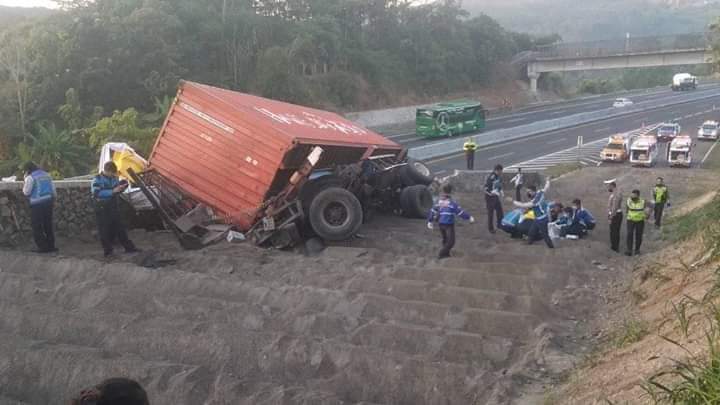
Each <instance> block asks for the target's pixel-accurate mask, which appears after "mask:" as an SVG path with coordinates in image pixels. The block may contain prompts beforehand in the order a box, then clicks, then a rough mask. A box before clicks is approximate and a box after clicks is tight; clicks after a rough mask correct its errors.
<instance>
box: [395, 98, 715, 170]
mask: <svg viewBox="0 0 720 405" xmlns="http://www.w3.org/2000/svg"><path fill="white" fill-rule="evenodd" d="M718 95H719V94H718V93H716V92H713V93H712V94H706V95H703V96H700V97H697V96H695V97H693V94H684V95H680V96H674V97H668V98H666V99H664V100H661V101H656V102H652V103H647V104H642V105H639V104H636V105H633V106H629V107H624V108H606V109H603V110H599V111H592V112H587V113H580V114H574V115H570V116H567V117H561V118H556V119H551V120H544V121H539V122H534V123H532V124H527V125H520V126H517V127H513V128H504V129H497V130H494V131H489V132H485V133H481V134H478V135H473V136H471V138H473V141H475V143H476V144H477V145H478V147H479V148H480V147H483V146H490V145H494V144H498V143H504V142H509V141H513V140H516V139H522V138H527V137H530V136H533V135H538V134H542V133H545V132H551V131H556V130H559V129H564V128H570V127H575V126H578V125H582V124H587V123H590V122H594V121H600V120H604V119H609V118H614V117H620V116H623V115H628V114H632V113H638V112H643V111H648V110H655V109H658V108H664V107H669V106H672V105H676V104H682V103H687V102H693V101H699V100H705V99H709V98H713V97H718ZM466 139H467V137H458V138H455V139H452V140H448V141H445V142H435V143H431V144H427V145H423V146H418V147H416V148H412V149H410V150H409V152H408V156H410V157H411V158H414V159H419V160H427V159H434V158H437V157H442V156H449V155H454V154H459V153H461V152H462V147H463V144H464V143H465V140H466Z"/></svg>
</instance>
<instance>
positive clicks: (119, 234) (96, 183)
mask: <svg viewBox="0 0 720 405" xmlns="http://www.w3.org/2000/svg"><path fill="white" fill-rule="evenodd" d="M103 169H104V170H103V172H102V173H101V174H99V175H97V176H95V179H94V180H93V182H92V196H93V198H94V200H95V215H96V219H97V225H98V233H99V236H100V242H101V243H102V246H103V251H104V254H105V257H109V256H111V255H112V254H113V244H114V242H115V239H116V238H117V239H118V240H119V241H120V243H121V244H122V245H123V247H124V248H125V252H126V253H134V252H137V251H138V249H137V248H136V247H135V245H134V244H133V243H132V241H131V240H130V238H128V235H127V230H126V229H125V224H124V223H123V221H122V218H121V215H120V206H119V204H118V196H119V195H120V194H121V193H122V192H123V191H125V190H126V189H127V187H128V183H127V182H126V181H122V182H121V181H120V180H119V179H118V177H117V166H115V163H113V162H107V163H105V166H104V168H103Z"/></svg>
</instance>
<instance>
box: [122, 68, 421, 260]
mask: <svg viewBox="0 0 720 405" xmlns="http://www.w3.org/2000/svg"><path fill="white" fill-rule="evenodd" d="M148 161H149V169H148V170H146V171H145V172H144V173H141V174H135V175H134V179H135V180H136V182H138V183H139V185H140V187H141V188H142V189H143V191H144V192H145V193H146V195H147V196H148V199H149V200H151V202H153V204H154V205H155V206H156V208H157V210H158V212H160V214H161V215H162V216H163V219H164V220H165V222H166V223H167V224H168V226H170V227H171V228H172V229H173V231H175V232H176V234H177V235H178V236H179V237H180V240H181V242H182V243H183V246H184V247H186V248H199V247H202V246H204V245H206V244H208V243H211V242H212V241H213V240H214V239H213V238H216V236H217V235H216V234H217V233H220V232H221V231H222V228H218V227H217V223H224V224H227V225H228V226H232V227H233V228H234V229H236V230H238V231H240V232H245V233H248V234H249V236H250V237H251V238H252V239H254V240H255V242H256V243H258V244H269V243H272V244H273V245H275V246H277V247H287V246H292V245H293V244H295V243H296V242H298V241H299V240H301V239H302V238H303V237H304V236H309V235H317V236H319V237H321V238H323V239H325V240H331V241H337V240H344V239H348V238H350V237H352V236H353V235H355V233H356V232H357V231H358V229H359V227H360V225H361V224H362V223H363V221H364V220H365V219H366V218H367V215H368V213H369V212H370V211H372V210H376V209H379V210H387V211H390V212H396V213H400V212H402V213H404V214H406V215H410V216H421V215H424V214H425V213H426V212H427V211H426V209H429V207H430V206H431V205H432V196H431V194H430V191H429V190H428V188H427V185H429V184H430V183H431V182H432V177H431V173H430V171H429V170H428V168H427V167H426V166H425V165H423V164H422V163H421V162H415V161H408V160H407V158H406V153H405V151H404V150H403V149H402V147H401V146H400V145H398V144H396V143H395V142H392V141H390V140H388V139H386V138H385V137H383V136H382V135H379V134H377V133H374V132H372V131H370V130H368V129H365V128H362V127H360V126H358V125H356V124H354V123H352V122H350V121H348V120H346V119H344V118H342V117H340V116H339V115H337V114H333V113H330V112H326V111H321V110H316V109H312V108H307V107H302V106H297V105H293V104H288V103H283V102H279V101H274V100H269V99H265V98H262V97H257V96H252V95H248V94H243V93H238V92H233V91H229V90H224V89H220V88H215V87H211V86H207V85H202V84H198V83H192V82H182V83H181V84H180V88H179V90H178V94H177V97H176V99H175V102H174V103H173V106H172V108H171V109H170V111H169V113H168V116H167V118H166V120H165V123H164V125H163V128H162V130H161V131H160V134H159V136H158V138H157V141H156V143H155V146H154V148H153V151H152V153H151V155H150V157H149V159H148ZM421 211H424V212H421Z"/></svg>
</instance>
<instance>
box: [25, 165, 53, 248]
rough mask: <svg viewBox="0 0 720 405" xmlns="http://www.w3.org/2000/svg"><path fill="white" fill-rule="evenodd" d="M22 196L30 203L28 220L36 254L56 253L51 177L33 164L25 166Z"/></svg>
mask: <svg viewBox="0 0 720 405" xmlns="http://www.w3.org/2000/svg"><path fill="white" fill-rule="evenodd" d="M23 194H25V196H26V197H28V200H29V201H30V220H31V223H32V231H33V239H35V245H37V250H36V252H37V253H50V252H56V251H57V248H55V232H54V231H53V205H54V202H55V197H56V195H57V194H56V191H55V185H54V184H53V181H52V177H50V175H49V174H48V173H47V172H45V171H44V170H41V169H40V168H38V167H37V165H36V164H35V163H33V162H28V163H26V164H25V183H24V184H23Z"/></svg>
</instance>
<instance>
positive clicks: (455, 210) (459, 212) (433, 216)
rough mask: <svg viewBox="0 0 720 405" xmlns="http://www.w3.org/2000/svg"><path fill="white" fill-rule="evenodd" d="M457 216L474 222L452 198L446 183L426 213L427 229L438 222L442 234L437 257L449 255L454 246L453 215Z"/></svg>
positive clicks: (441, 257)
mask: <svg viewBox="0 0 720 405" xmlns="http://www.w3.org/2000/svg"><path fill="white" fill-rule="evenodd" d="M456 216H458V217H460V218H462V219H464V220H466V221H470V223H471V224H472V223H474V222H475V218H473V217H472V216H471V215H470V214H468V213H467V212H465V211H464V210H463V209H462V208H461V207H460V205H458V203H457V202H455V201H454V200H453V199H452V186H450V185H449V184H446V185H444V186H443V188H442V194H440V199H439V200H438V202H437V204H435V205H434V206H433V207H432V209H431V210H430V213H429V214H428V222H427V227H428V229H430V230H432V229H433V228H434V225H433V223H434V222H435V221H437V222H438V224H439V226H440V234H441V235H442V248H441V249H440V253H439V254H438V259H445V258H447V257H450V251H451V250H452V248H453V247H454V246H455V217H456Z"/></svg>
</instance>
